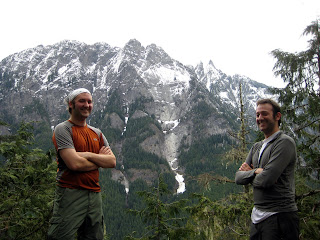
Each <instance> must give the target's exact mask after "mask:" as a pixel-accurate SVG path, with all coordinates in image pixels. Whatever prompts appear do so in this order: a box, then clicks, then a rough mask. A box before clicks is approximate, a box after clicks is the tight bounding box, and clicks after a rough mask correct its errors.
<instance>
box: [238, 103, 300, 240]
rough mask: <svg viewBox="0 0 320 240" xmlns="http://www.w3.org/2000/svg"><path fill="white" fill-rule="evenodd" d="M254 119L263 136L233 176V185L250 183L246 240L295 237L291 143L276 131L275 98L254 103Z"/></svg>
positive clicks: (278, 115)
mask: <svg viewBox="0 0 320 240" xmlns="http://www.w3.org/2000/svg"><path fill="white" fill-rule="evenodd" d="M256 122H257V125H258V127H259V129H260V131H262V132H263V134H264V136H265V139H264V140H263V141H260V142H257V143H255V144H254V145H253V146H252V148H251V150H250V152H249V154H248V156H247V159H246V161H245V162H244V163H243V164H242V165H241V167H240V168H239V171H237V173H236V177H235V181H236V184H240V185H247V184H252V186H253V196H254V208H253V209H252V214H251V220H252V224H251V228H250V239H251V240H277V239H288V240H289V239H290V240H295V239H299V218H298V214H297V210H298V209H297V205H296V203H295V183H294V168H295V163H296V159H297V152H296V145H295V142H294V140H293V139H292V138H291V137H289V136H288V135H286V134H284V133H283V132H281V131H280V128H279V127H280V123H281V112H280V106H279V104H278V103H276V102H275V101H273V100H271V99H262V100H259V101H258V102H257V108H256Z"/></svg>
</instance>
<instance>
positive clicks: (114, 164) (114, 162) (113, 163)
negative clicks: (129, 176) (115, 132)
mask: <svg viewBox="0 0 320 240" xmlns="http://www.w3.org/2000/svg"><path fill="white" fill-rule="evenodd" d="M116 165H117V160H116V157H113V158H112V160H111V161H110V168H115V167H116Z"/></svg>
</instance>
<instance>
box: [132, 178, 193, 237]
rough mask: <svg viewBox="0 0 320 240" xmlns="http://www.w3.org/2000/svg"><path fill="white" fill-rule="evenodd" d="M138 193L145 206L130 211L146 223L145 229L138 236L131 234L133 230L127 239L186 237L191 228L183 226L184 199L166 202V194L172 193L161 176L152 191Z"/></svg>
mask: <svg viewBox="0 0 320 240" xmlns="http://www.w3.org/2000/svg"><path fill="white" fill-rule="evenodd" d="M138 194H139V195H140V196H141V197H142V198H143V201H144V203H145V207H144V208H143V209H141V210H137V209H131V210H130V212H131V213H132V214H134V215H136V216H138V217H139V218H141V219H142V220H143V221H144V222H145V223H146V224H147V229H146V230H147V231H146V232H145V233H144V235H143V236H142V237H138V238H137V237H134V236H133V235H135V234H136V233H135V232H133V233H132V234H131V236H128V237H127V238H126V239H127V240H135V239H141V240H144V239H145V240H149V239H150V240H151V239H154V240H161V239H187V237H188V234H190V233H191V232H192V230H191V229H188V228H186V227H185V226H184V222H185V218H184V217H183V215H182V214H181V212H182V211H183V209H184V206H185V204H186V202H187V200H186V199H182V200H179V201H175V202H166V196H167V195H171V194H172V193H171V192H170V191H168V188H167V185H166V184H165V183H164V181H163V179H162V177H159V183H158V186H157V187H155V188H153V190H152V191H142V192H139V193H138Z"/></svg>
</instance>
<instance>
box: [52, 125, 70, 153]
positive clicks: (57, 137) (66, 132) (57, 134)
mask: <svg viewBox="0 0 320 240" xmlns="http://www.w3.org/2000/svg"><path fill="white" fill-rule="evenodd" d="M53 142H54V144H55V146H56V148H57V150H61V149H65V148H74V144H73V140H72V129H71V127H68V126H67V125H66V124H59V125H58V126H57V127H56V128H55V129H54V135H53Z"/></svg>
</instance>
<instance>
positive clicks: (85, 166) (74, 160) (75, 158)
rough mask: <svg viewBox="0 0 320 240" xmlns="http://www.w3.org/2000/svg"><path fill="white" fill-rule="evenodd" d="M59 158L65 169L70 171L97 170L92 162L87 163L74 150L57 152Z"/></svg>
mask: <svg viewBox="0 0 320 240" xmlns="http://www.w3.org/2000/svg"><path fill="white" fill-rule="evenodd" d="M59 154H60V156H61V158H62V159H63V160H64V162H65V164H66V165H67V167H68V168H69V169H70V170H72V171H82V172H86V171H92V170H96V169H98V168H99V166H97V165H96V164H95V163H94V162H91V161H88V160H87V159H86V158H84V157H83V156H81V154H79V153H77V152H76V151H75V150H74V149H63V150H60V151H59Z"/></svg>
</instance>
